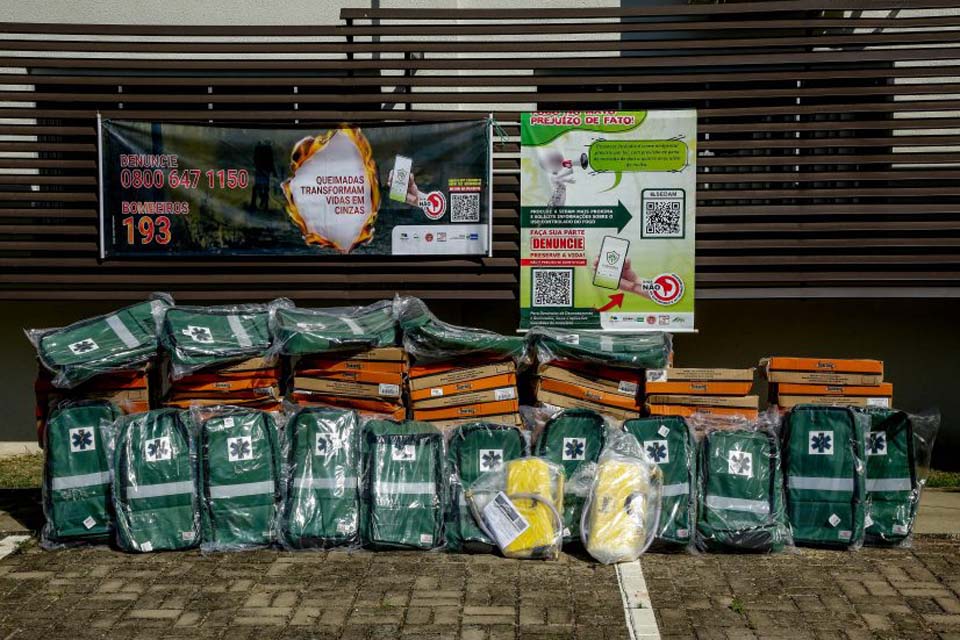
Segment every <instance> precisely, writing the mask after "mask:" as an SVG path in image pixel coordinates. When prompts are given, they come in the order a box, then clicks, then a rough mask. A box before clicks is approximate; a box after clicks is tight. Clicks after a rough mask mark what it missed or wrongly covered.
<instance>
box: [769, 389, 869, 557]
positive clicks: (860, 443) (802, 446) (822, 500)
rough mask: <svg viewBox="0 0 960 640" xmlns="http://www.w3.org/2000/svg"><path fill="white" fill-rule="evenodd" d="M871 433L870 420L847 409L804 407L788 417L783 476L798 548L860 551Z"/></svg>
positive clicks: (791, 523) (797, 408)
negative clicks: (867, 452) (866, 452)
mask: <svg viewBox="0 0 960 640" xmlns="http://www.w3.org/2000/svg"><path fill="white" fill-rule="evenodd" d="M869 430H870V419H869V417H867V416H866V415H865V414H863V413H862V412H859V411H855V410H854V409H852V408H850V407H840V406H824V405H812V404H807V405H799V406H796V407H794V408H793V409H791V410H790V412H789V413H788V414H787V416H786V418H785V419H784V428H783V438H782V441H783V442H782V447H783V474H784V476H785V479H786V495H787V516H788V517H789V519H790V526H791V528H792V529H793V540H794V542H795V543H796V544H798V545H811V546H827V547H845V548H857V547H860V546H862V545H863V536H864V523H865V518H866V514H867V489H866V471H867V468H866V455H865V449H866V439H867V433H868V432H869Z"/></svg>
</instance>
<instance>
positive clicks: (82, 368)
mask: <svg viewBox="0 0 960 640" xmlns="http://www.w3.org/2000/svg"><path fill="white" fill-rule="evenodd" d="M172 304H173V302H172V300H171V299H170V298H169V297H168V296H157V297H156V298H154V299H153V300H148V301H146V302H140V303H137V304H134V305H131V306H129V307H124V308H123V309H119V310H118V311H114V312H113V313H110V314H107V315H103V316H97V317H95V318H89V319H87V320H81V321H79V322H75V323H73V324H71V325H69V326H67V327H63V328H62V329H52V330H48V331H30V332H28V336H29V337H30V340H31V341H32V342H33V343H34V345H35V346H36V348H37V356H38V357H39V358H40V362H41V363H43V366H45V367H46V368H47V369H49V370H50V371H52V372H53V373H54V374H55V376H54V379H53V384H54V385H55V386H57V387H75V386H77V385H78V384H80V383H81V382H83V381H84V380H88V379H89V378H92V377H93V376H95V375H97V374H101V373H108V372H112V371H118V370H121V369H129V368H131V367H134V366H136V365H138V364H141V363H143V362H146V361H147V360H149V359H150V358H152V357H154V356H155V355H156V354H157V325H158V320H157V318H158V317H159V316H162V315H163V313H164V312H165V311H166V310H167V309H168V308H169V307H170V306H171V305H172Z"/></svg>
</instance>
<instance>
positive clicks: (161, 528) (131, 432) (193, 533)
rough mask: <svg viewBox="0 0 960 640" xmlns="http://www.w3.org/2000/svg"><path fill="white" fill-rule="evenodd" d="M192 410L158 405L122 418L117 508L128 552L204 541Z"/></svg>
mask: <svg viewBox="0 0 960 640" xmlns="http://www.w3.org/2000/svg"><path fill="white" fill-rule="evenodd" d="M189 420H190V417H189V414H187V413H185V412H182V411H180V410H178V409H155V410H153V411H148V412H146V413H138V414H134V415H130V416H124V417H121V418H120V419H119V420H118V421H117V422H116V423H115V424H116V425H117V440H116V450H115V452H114V458H113V460H114V464H113V468H114V475H113V494H112V495H113V507H114V512H115V513H116V517H117V537H116V540H117V545H118V546H119V547H120V548H121V549H123V550H124V551H137V552H149V551H167V550H177V549H189V548H192V547H195V546H197V545H198V544H199V543H200V494H199V491H198V486H197V475H196V468H197V464H196V463H197V453H196V441H195V439H194V437H193V434H192V432H191V430H190V427H189V425H188V422H189Z"/></svg>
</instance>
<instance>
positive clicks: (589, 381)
mask: <svg viewBox="0 0 960 640" xmlns="http://www.w3.org/2000/svg"><path fill="white" fill-rule="evenodd" d="M631 373H635V372H631ZM537 375H539V376H540V377H541V378H550V379H551V380H559V381H560V382H566V383H568V384H575V385H577V386H579V387H586V388H588V389H595V390H597V391H604V392H606V393H615V394H617V395H621V396H625V397H627V398H635V397H637V394H638V392H639V391H640V389H641V386H640V384H638V383H637V382H636V379H637V378H639V376H629V377H630V378H632V379H621V380H610V379H608V378H597V377H591V376H588V375H586V374H581V373H579V372H577V371H574V370H573V369H565V368H563V367H557V366H554V365H552V364H542V365H540V366H539V367H538V368H537Z"/></svg>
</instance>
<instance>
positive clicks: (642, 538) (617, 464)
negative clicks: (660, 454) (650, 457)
mask: <svg viewBox="0 0 960 640" xmlns="http://www.w3.org/2000/svg"><path fill="white" fill-rule="evenodd" d="M649 494H650V479H649V470H648V468H647V467H646V466H645V465H643V464H639V463H634V462H629V461H624V460H602V461H601V462H599V463H598V464H597V475H596V479H595V480H594V485H593V496H592V499H591V500H590V505H589V507H588V511H587V518H586V519H587V528H586V529H585V532H586V534H587V535H586V537H587V540H586V548H587V552H588V553H589V554H590V555H591V556H593V557H594V558H595V559H597V560H599V561H600V562H603V563H606V564H609V563H613V562H626V561H630V560H635V559H636V558H638V557H639V556H640V554H641V553H643V551H644V549H645V548H646V546H647V536H648V535H650V534H651V533H652V532H648V531H647V530H646V528H645V526H644V523H645V520H646V517H645V516H646V514H645V513H644V510H645V509H648V508H650V505H649V504H647V496H648V495H649Z"/></svg>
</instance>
